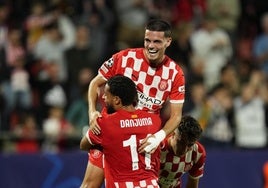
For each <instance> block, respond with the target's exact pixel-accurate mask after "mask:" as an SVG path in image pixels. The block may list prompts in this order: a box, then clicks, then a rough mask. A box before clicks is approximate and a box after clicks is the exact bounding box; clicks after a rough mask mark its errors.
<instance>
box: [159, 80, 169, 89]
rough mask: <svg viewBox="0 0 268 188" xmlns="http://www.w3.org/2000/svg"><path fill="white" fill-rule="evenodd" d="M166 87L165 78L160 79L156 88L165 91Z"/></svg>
mask: <svg viewBox="0 0 268 188" xmlns="http://www.w3.org/2000/svg"><path fill="white" fill-rule="evenodd" d="M167 88H168V83H167V81H166V80H161V81H160V82H159V84H158V89H159V90H160V91H165V90H166V89H167Z"/></svg>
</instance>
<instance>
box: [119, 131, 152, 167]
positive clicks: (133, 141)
mask: <svg viewBox="0 0 268 188" xmlns="http://www.w3.org/2000/svg"><path fill="white" fill-rule="evenodd" d="M141 141H142V140H139V142H141ZM123 146H124V147H128V146H129V147H130V154H131V160H132V170H138V169H139V164H138V163H139V157H138V151H137V138H136V135H131V136H130V138H129V139H128V140H124V141H123ZM145 165H146V169H151V154H149V153H146V154H145Z"/></svg>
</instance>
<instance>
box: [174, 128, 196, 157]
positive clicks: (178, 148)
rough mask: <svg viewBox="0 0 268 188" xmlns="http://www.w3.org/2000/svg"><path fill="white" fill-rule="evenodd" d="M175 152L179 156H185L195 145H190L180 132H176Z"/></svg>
mask: <svg viewBox="0 0 268 188" xmlns="http://www.w3.org/2000/svg"><path fill="white" fill-rule="evenodd" d="M173 139H174V147H173V148H174V152H175V154H176V155H177V156H182V155H184V154H185V153H186V152H187V151H189V150H190V149H191V148H192V146H193V144H194V143H189V142H188V141H187V139H185V138H183V137H182V136H181V134H180V133H179V131H178V130H176V131H175V134H174V137H173Z"/></svg>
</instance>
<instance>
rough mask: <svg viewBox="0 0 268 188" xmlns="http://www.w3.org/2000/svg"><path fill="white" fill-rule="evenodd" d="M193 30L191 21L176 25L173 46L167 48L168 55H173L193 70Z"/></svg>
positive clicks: (187, 68)
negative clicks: (191, 39)
mask: <svg viewBox="0 0 268 188" xmlns="http://www.w3.org/2000/svg"><path fill="white" fill-rule="evenodd" d="M192 32H193V26H192V24H190V23H181V24H180V25H178V26H176V27H175V30H174V31H173V38H174V39H175V40H173V41H172V43H171V46H170V47H169V48H167V55H169V56H170V57H172V58H173V59H174V60H175V61H176V62H177V63H179V64H180V65H181V66H183V67H185V68H186V71H187V72H189V71H191V63H190V61H191V59H192V46H191V44H190V37H191V35H192Z"/></svg>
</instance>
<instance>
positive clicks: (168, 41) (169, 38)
mask: <svg viewBox="0 0 268 188" xmlns="http://www.w3.org/2000/svg"><path fill="white" fill-rule="evenodd" d="M171 42H172V38H171V37H167V38H166V45H165V47H166V48H167V47H169V46H170V44H171Z"/></svg>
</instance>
